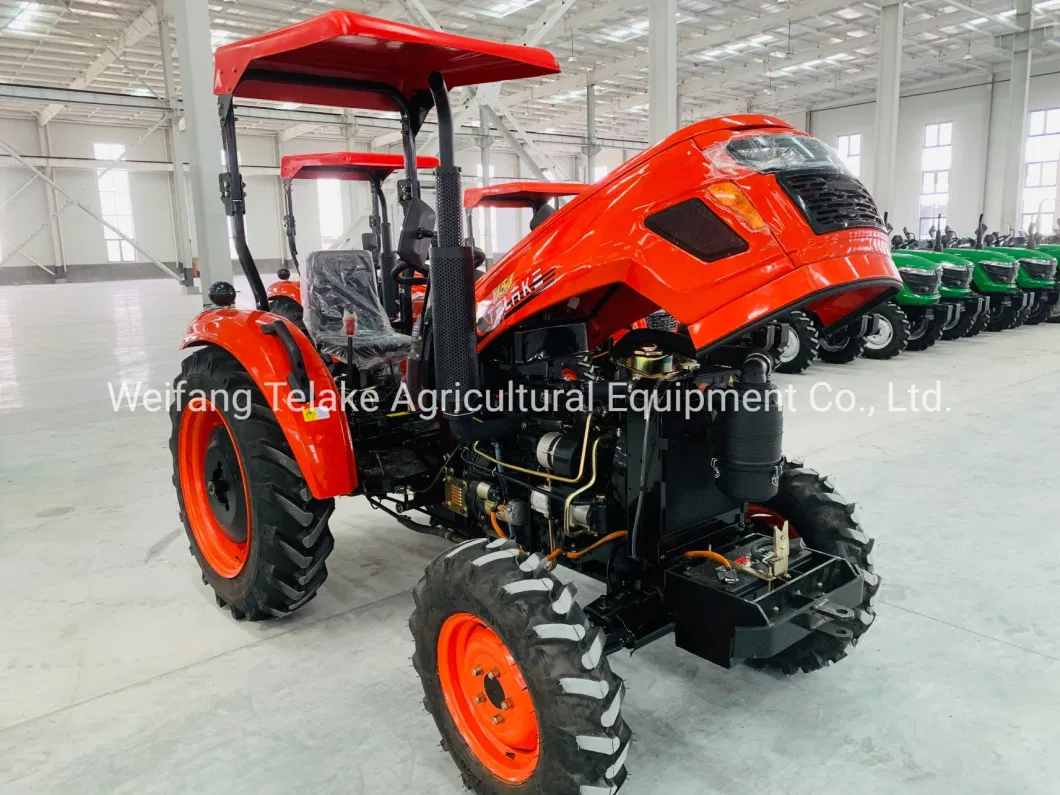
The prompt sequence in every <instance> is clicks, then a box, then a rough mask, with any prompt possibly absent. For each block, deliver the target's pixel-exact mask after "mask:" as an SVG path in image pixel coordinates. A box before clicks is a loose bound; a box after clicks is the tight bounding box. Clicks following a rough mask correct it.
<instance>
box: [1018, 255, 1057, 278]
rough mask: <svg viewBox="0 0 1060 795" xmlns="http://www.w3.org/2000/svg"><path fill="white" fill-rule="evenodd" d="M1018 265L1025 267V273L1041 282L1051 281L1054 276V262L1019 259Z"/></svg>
mask: <svg viewBox="0 0 1060 795" xmlns="http://www.w3.org/2000/svg"><path fill="white" fill-rule="evenodd" d="M1020 265H1022V266H1023V267H1024V268H1026V269H1027V275H1028V276H1030V277H1031V278H1032V279H1035V280H1037V281H1041V282H1051V281H1052V280H1053V277H1054V276H1056V263H1055V262H1045V261H1043V260H1040V259H1021V260H1020Z"/></svg>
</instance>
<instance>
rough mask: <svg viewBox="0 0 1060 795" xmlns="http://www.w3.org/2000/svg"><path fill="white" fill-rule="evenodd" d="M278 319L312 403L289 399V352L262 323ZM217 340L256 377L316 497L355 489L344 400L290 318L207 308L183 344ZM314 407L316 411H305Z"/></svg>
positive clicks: (353, 460)
mask: <svg viewBox="0 0 1060 795" xmlns="http://www.w3.org/2000/svg"><path fill="white" fill-rule="evenodd" d="M276 320H281V321H282V322H284V323H285V324H286V325H287V327H288V328H289V329H290V330H291V334H292V336H293V337H294V339H295V341H296V342H297V343H298V348H299V350H300V351H301V353H302V358H303V359H304V360H305V368H306V376H307V377H308V379H309V383H310V387H311V389H310V393H311V395H312V397H313V398H314V400H313V402H312V403H305V402H301V401H297V400H293V399H292V395H291V393H292V389H291V387H290V386H289V385H288V384H287V376H288V374H289V373H290V371H291V368H290V363H289V359H288V358H287V351H286V349H285V348H284V347H283V344H282V343H281V342H280V339H279V337H277V336H276V335H268V334H265V333H264V332H263V331H262V330H261V327H262V326H263V325H265V324H267V323H272V322H274V321H276ZM202 345H217V346H219V347H221V348H224V349H225V350H226V351H228V352H229V353H230V354H232V356H234V357H235V358H236V359H237V360H238V361H239V363H240V364H241V365H242V366H243V368H244V369H245V370H246V371H247V372H248V373H249V374H250V377H251V378H253V379H254V383H255V384H256V385H257V387H258V389H260V390H261V393H262V394H263V395H264V396H265V400H266V401H267V402H268V404H269V406H270V407H271V408H272V411H273V413H274V414H275V415H276V421H277V422H278V423H279V424H280V428H281V429H282V430H283V434H284V436H286V437H287V443H288V444H289V445H290V446H291V451H292V452H293V453H294V457H295V460H296V461H298V466H299V467H300V468H301V470H302V476H303V477H304V478H305V479H306V483H308V484H309V490H310V492H312V494H313V496H314V497H316V498H317V499H318V500H322V499H326V498H328V497H338V496H341V495H344V494H350V493H351V492H353V491H354V490H355V489H356V488H357V464H356V461H355V459H354V455H353V441H352V438H351V437H350V426H349V424H348V423H347V421H346V414H345V413H344V412H343V408H342V399H341V396H340V395H339V392H338V389H337V387H336V386H335V381H334V379H332V377H331V373H329V372H328V371H327V368H326V367H325V366H324V362H323V361H322V360H321V358H320V354H318V353H317V351H316V349H315V348H314V347H313V345H312V343H311V342H310V341H309V339H308V338H307V337H306V335H305V334H303V333H302V332H301V331H299V330H298V328H296V327H295V326H294V324H292V323H291V322H290V321H288V320H285V319H283V318H280V317H279V316H278V315H274V314H272V313H270V312H261V311H258V310H247V309H209V310H207V311H205V312H203V313H202V314H200V315H199V316H198V317H196V318H195V320H193V321H192V323H191V326H190V327H189V328H188V334H187V336H185V337H184V340H183V342H181V344H180V347H181V349H185V348H193V347H196V346H202ZM307 408H315V409H316V410H315V411H306V410H305V409H307Z"/></svg>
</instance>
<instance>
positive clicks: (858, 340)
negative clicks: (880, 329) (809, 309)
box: [817, 324, 865, 364]
mask: <svg viewBox="0 0 1060 795" xmlns="http://www.w3.org/2000/svg"><path fill="white" fill-rule="evenodd" d="M817 326H818V328H817V333H818V334H819V335H821V345H820V349H819V350H818V352H817V358H818V359H820V360H821V361H822V362H827V363H828V364H850V363H851V362H852V361H854V360H855V359H857V358H858V357H859V356H861V354H862V353H864V352H865V336H864V335H863V334H851V335H850V336H848V337H847V341H846V344H844V345H843V346H842V347H841V348H838V349H836V350H831V351H830V350H828V349H827V347H825V341H826V340H827V339H828V336H829V335H826V334H823V332H821V329H820V324H817ZM837 333H842V332H837Z"/></svg>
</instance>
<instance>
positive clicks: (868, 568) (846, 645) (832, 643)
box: [749, 461, 880, 675]
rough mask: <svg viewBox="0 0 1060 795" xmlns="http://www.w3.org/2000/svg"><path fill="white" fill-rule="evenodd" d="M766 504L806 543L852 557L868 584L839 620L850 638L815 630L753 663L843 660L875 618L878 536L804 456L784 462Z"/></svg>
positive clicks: (793, 666)
mask: <svg viewBox="0 0 1060 795" xmlns="http://www.w3.org/2000/svg"><path fill="white" fill-rule="evenodd" d="M763 507H765V508H766V509H767V510H768V511H771V512H772V513H774V514H775V515H777V516H778V517H779V518H781V519H784V520H786V521H788V522H790V527H791V529H792V530H794V531H796V532H797V533H798V534H799V536H800V537H801V538H802V539H803V541H804V542H805V543H806V546H808V547H810V548H811V549H816V550H819V551H821V552H825V553H827V554H829V555H836V556H838V557H841V558H843V559H844V560H846V561H847V562H848V563H850V564H851V565H852V566H853V567H854V568H855V569H856V570H857V571H859V572H860V573H861V575H862V577H864V579H865V590H864V594H863V598H862V602H861V604H860V605H859V606H858V607H857V608H855V610H854V617H853V618H850V619H847V620H844V621H843V622H841V623H842V626H843V627H845V628H846V629H849V630H850V632H851V636H850V637H849V638H845V639H844V638H836V637H833V636H832V635H826V634H823V633H820V632H814V633H812V634H810V635H808V636H807V637H805V638H803V639H802V640H800V641H797V642H796V643H794V644H793V645H791V646H789V647H788V648H787V649H785V650H784V651H782V652H781V653H780V654H776V655H774V656H773V657H769V658H767V659H764V660H751V661H749V663H750V665H752V666H753V667H755V668H760V669H767V670H773V671H778V672H780V673H782V674H785V675H788V674H794V673H798V672H799V671H804V672H806V673H810V672H812V671H816V670H819V669H821V668H824V667H826V666H828V665H830V664H831V663H834V662H839V661H840V660H842V659H843V658H844V657H846V656H847V654H848V652H849V651H850V649H851V647H852V646H855V645H857V643H858V641H859V640H860V639H861V636H862V635H864V634H865V633H866V632H867V631H868V629H869V627H870V626H872V622H873V621H874V620H875V619H876V612H875V610H873V607H872V601H873V599H874V598H875V596H876V593H877V591H879V589H880V578H879V575H877V574H876V573H875V572H874V571H873V569H872V562H871V560H870V557H871V553H872V547H873V545H874V544H875V541H874V540H873V539H871V538H869V537H868V536H867V535H866V534H865V531H864V530H862V529H861V525H860V524H858V521H857V519H856V518H855V515H854V504H853V503H848V502H846V501H844V500H843V498H842V497H840V496H839V494H837V493H836V490H835V488H833V486H832V484H831V483H830V482H829V481H828V479H827V478H826V477H824V476H822V475H819V474H818V473H817V472H815V471H814V470H812V469H807V468H806V467H804V466H803V464H802V462H800V461H785V462H784V469H783V471H782V472H781V475H780V489H779V491H778V492H777V496H775V497H774V498H773V499H771V500H769V501H768V502H766V503H764V506H763Z"/></svg>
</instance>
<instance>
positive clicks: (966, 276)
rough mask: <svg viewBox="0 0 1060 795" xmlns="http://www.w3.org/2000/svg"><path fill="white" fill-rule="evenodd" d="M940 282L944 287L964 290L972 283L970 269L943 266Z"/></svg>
mask: <svg viewBox="0 0 1060 795" xmlns="http://www.w3.org/2000/svg"><path fill="white" fill-rule="evenodd" d="M942 283H943V285H945V286H946V287H953V288H955V289H957V290H966V289H968V285H969V284H971V283H972V269H971V268H962V267H946V266H943V268H942Z"/></svg>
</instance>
